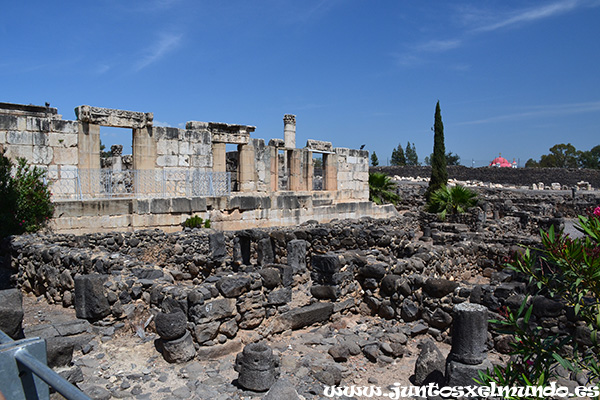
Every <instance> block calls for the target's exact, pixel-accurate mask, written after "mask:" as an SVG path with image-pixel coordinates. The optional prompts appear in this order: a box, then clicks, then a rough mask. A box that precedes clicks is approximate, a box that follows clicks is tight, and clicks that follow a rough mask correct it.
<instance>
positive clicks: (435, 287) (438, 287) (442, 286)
mask: <svg viewBox="0 0 600 400" xmlns="http://www.w3.org/2000/svg"><path fill="white" fill-rule="evenodd" d="M457 287H458V282H454V281H449V280H447V279H442V278H429V279H427V280H426V281H425V285H424V286H423V290H424V291H425V293H427V294H428V295H430V296H431V297H435V298H442V297H444V296H446V295H448V294H450V293H452V292H453V291H454V289H456V288H457Z"/></svg>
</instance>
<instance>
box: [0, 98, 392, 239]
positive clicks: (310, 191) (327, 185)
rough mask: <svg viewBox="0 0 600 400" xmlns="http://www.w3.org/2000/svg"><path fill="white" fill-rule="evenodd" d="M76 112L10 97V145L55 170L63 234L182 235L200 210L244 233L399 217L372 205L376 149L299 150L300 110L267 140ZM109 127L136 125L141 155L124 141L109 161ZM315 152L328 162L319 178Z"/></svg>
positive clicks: (5, 139) (129, 115)
mask: <svg viewBox="0 0 600 400" xmlns="http://www.w3.org/2000/svg"><path fill="white" fill-rule="evenodd" d="M75 114H76V116H77V119H76V120H74V121H70V120H63V119H62V116H61V115H59V114H58V110H57V109H56V108H51V107H49V106H46V107H43V106H32V105H19V104H12V103H0V146H1V147H2V148H4V149H5V150H6V154H7V155H8V156H9V157H11V158H16V157H24V158H26V159H27V160H28V161H29V162H30V163H31V164H32V165H35V166H39V167H42V168H44V169H46V170H47V171H48V179H49V181H50V183H51V190H52V193H53V198H54V200H55V202H56V218H55V221H54V226H53V228H54V230H55V231H57V232H64V233H68V232H71V233H82V232H90V231H92V230H94V231H102V230H104V231H113V230H120V231H125V230H133V229H139V228H161V229H165V230H169V231H173V230H178V229H179V228H180V225H181V223H182V222H183V221H184V220H185V219H187V218H188V217H190V216H191V215H200V216H201V217H202V218H204V219H210V220H211V221H212V222H213V227H215V228H220V229H240V228H246V227H255V226H281V225H290V224H299V223H302V222H306V221H308V220H316V221H320V222H327V221H329V220H331V219H334V218H340V217H346V218H359V217H362V216H373V217H387V216H391V215H394V213H395V211H394V210H393V208H390V207H378V206H375V205H373V204H372V203H370V202H369V201H368V198H369V193H368V170H369V163H368V152H367V151H363V150H353V149H348V148H339V147H337V148H334V147H333V146H332V144H331V143H330V142H323V141H317V140H308V142H307V144H306V146H305V147H304V148H297V147H296V116H294V115H285V116H284V118H283V122H284V139H283V140H282V139H271V140H270V141H269V142H268V144H266V143H265V141H264V140H263V139H255V138H253V137H251V134H252V133H253V132H254V131H255V130H256V127H254V126H250V125H236V124H227V123H217V122H199V121H189V122H187V123H186V127H185V129H180V128H171V127H162V126H154V124H153V120H154V116H153V113H149V112H133V111H125V110H115V109H109V108H100V107H90V106H87V105H83V106H79V107H77V108H75ZM103 126H108V127H118V128H125V129H127V130H130V131H131V138H132V143H133V145H132V153H133V154H131V155H122V148H119V147H118V146H117V147H114V148H112V149H111V155H110V157H107V158H103V159H102V160H101V157H100V128H101V127H103ZM227 145H235V146H236V147H237V148H236V150H235V151H230V152H227V147H226V146H227ZM313 154H319V155H321V160H322V169H320V170H319V171H318V174H317V175H316V176H315V169H314V161H313ZM315 188H316V189H318V190H315ZM109 199H110V200H111V201H107V200H109ZM92 227H93V228H92Z"/></svg>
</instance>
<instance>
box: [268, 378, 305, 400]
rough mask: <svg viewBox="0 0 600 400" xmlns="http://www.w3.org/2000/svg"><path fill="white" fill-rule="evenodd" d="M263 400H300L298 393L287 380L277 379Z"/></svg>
mask: <svg viewBox="0 0 600 400" xmlns="http://www.w3.org/2000/svg"><path fill="white" fill-rule="evenodd" d="M263 400H300V397H299V396H298V392H297V391H296V389H295V388H294V386H293V385H292V384H291V382H290V381H288V380H287V379H278V380H277V382H275V384H274V385H273V386H271V389H269V391H268V392H267V394H265V397H263Z"/></svg>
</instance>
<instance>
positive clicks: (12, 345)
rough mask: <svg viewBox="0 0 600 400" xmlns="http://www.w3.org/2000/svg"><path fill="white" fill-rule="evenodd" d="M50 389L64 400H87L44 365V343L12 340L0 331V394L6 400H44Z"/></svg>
mask: <svg viewBox="0 0 600 400" xmlns="http://www.w3.org/2000/svg"><path fill="white" fill-rule="evenodd" d="M50 386H51V387H52V388H54V390H56V391H57V392H58V393H60V394H61V395H63V396H64V397H65V398H66V399H67V400H91V399H90V398H89V397H88V396H87V395H86V394H85V393H83V392H82V391H81V390H79V389H77V388H76V387H75V386H73V385H72V384H71V383H69V381H67V380H66V379H65V378H63V377H62V376H60V375H59V374H57V373H56V372H54V371H53V370H51V369H50V368H49V367H48V366H47V365H46V341H45V340H44V339H40V338H31V339H21V340H13V339H12V338H11V337H10V336H8V335H7V334H6V333H4V332H3V331H2V330H0V391H1V392H2V394H3V395H4V397H5V398H6V399H9V400H33V399H35V400H47V399H49V398H50Z"/></svg>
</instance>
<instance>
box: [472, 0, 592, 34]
mask: <svg viewBox="0 0 600 400" xmlns="http://www.w3.org/2000/svg"><path fill="white" fill-rule="evenodd" d="M583 4H584V3H583V2H582V1H580V0H561V1H557V2H555V3H552V4H547V5H542V6H538V7H534V8H528V9H524V10H517V11H515V12H512V13H511V14H510V15H508V16H505V17H503V18H502V19H500V20H498V21H494V22H491V23H488V24H487V25H483V26H480V27H477V28H475V29H474V32H491V31H495V30H498V29H501V28H505V27H509V26H512V25H518V24H524V23H527V22H535V21H538V20H541V19H545V18H549V17H553V16H556V15H560V14H565V13H567V12H569V11H571V10H574V9H576V8H578V7H580V6H582V5H583Z"/></svg>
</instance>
